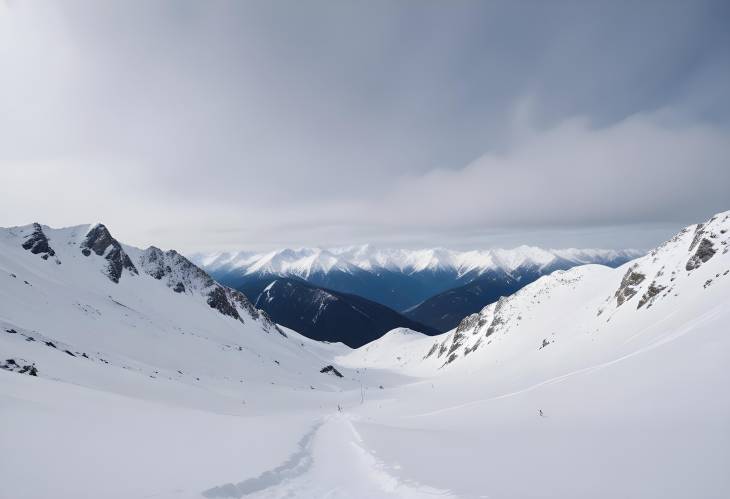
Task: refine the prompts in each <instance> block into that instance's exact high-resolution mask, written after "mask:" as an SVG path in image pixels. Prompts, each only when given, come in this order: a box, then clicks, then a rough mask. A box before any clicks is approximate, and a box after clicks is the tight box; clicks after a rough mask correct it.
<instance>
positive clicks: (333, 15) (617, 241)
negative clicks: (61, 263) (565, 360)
mask: <svg viewBox="0 0 730 499" xmlns="http://www.w3.org/2000/svg"><path fill="white" fill-rule="evenodd" d="M728 26H730V2H728V1H726V0H719V1H716V2H704V1H697V0H693V1H688V0H681V1H671V0H663V1H657V2H651V1H643V2H634V1H625V2H624V1H602V2H583V1H580V2H579V1H566V2H542V1H534V2H530V1H523V2H507V1H505V2H487V1H475V2H469V1H454V2H443V1H434V2H428V1H412V2H411V1H393V0H389V1H382V2H378V1H368V2H362V1H358V2H355V1H353V2H348V1H341V0H330V1H326V2H319V1H309V0H308V1H300V0H296V1H291V2H283V1H263V0H262V1H260V2H235V3H234V2H213V1H210V2H207V1H206V2H201V1H191V2H186V1H180V0H175V1H169V2H168V1H155V2H148V1H128V0H124V1H119V2H115V1H88V2H83V1H65V0H53V1H49V2H42V1H32V2H31V1H23V0H4V2H3V0H0V185H1V186H2V188H1V189H0V226H10V225H20V224H26V223H30V222H33V221H39V222H41V223H45V224H48V225H51V226H65V225H76V224H81V223H89V222H95V221H103V222H104V223H106V225H107V226H109V228H110V229H111V231H112V233H113V234H115V235H116V236H117V237H118V238H119V239H120V240H122V241H125V242H128V243H131V244H135V245H138V246H147V245H149V244H156V245H158V246H161V247H164V248H177V249H182V250H185V251H197V250H203V251H207V250H215V249H269V248H274V247H281V246H308V245H319V246H332V245H347V244H357V243H363V242H371V243H376V244H379V245H381V246H403V247H414V246H437V245H438V246H446V247H453V248H479V247H494V246H502V247H510V246H515V245H519V244H523V243H526V244H539V245H545V246H552V247H567V246H601V247H640V248H643V247H650V246H653V245H655V244H656V243H658V242H660V241H661V240H662V239H664V238H665V237H668V236H669V235H671V234H672V233H674V232H676V231H677V229H678V228H680V227H681V226H683V225H686V224H689V223H693V222H696V221H700V220H703V219H706V218H708V217H709V216H710V215H712V214H713V213H715V212H718V211H723V210H728V209H730V29H728Z"/></svg>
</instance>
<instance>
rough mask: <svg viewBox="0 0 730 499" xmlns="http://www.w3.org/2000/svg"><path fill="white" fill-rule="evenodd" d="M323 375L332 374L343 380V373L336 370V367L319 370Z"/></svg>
mask: <svg viewBox="0 0 730 499" xmlns="http://www.w3.org/2000/svg"><path fill="white" fill-rule="evenodd" d="M319 372H321V373H322V374H332V375H333V376H337V377H338V378H342V377H343V376H342V373H341V372H340V371H338V370H337V369H335V367H334V366H332V365H329V366H324V367H323V368H322V369H320V370H319Z"/></svg>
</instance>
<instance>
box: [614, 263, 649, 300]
mask: <svg viewBox="0 0 730 499" xmlns="http://www.w3.org/2000/svg"><path fill="white" fill-rule="evenodd" d="M636 268H637V267H636V265H632V266H631V267H630V268H629V270H627V271H626V274H625V275H624V277H623V279H621V285H620V286H619V288H618V290H616V293H615V294H614V296H615V297H616V304H617V306H619V307H620V306H621V305H623V304H624V302H626V301H628V300H630V299H631V298H633V296H634V295H635V294H636V293H637V291H638V290H637V286H638V285H639V284H641V283H642V282H643V281H644V279H646V276H645V275H644V274H642V273H641V272H638V271H637V270H636Z"/></svg>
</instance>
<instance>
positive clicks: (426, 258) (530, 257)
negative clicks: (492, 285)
mask: <svg viewBox="0 0 730 499" xmlns="http://www.w3.org/2000/svg"><path fill="white" fill-rule="evenodd" d="M642 254H643V252H642V251H638V250H601V249H586V250H578V249H550V250H548V249H543V248H537V247H533V246H520V247H517V248H514V249H509V250H505V249H492V250H471V251H453V250H449V249H445V248H427V249H416V250H408V249H380V248H376V247H374V246H371V245H361V246H349V247H344V248H332V249H320V248H301V249H296V250H294V249H283V250H277V251H272V252H268V253H262V254H253V253H249V252H237V253H221V252H218V253H212V254H194V255H191V260H193V261H194V262H196V263H197V264H199V265H201V266H202V267H203V268H205V269H206V270H208V271H211V272H240V273H242V274H243V275H252V274H270V275H280V276H296V277H301V278H304V279H307V278H308V277H309V276H311V275H312V274H315V273H325V274H327V273H332V272H345V273H355V272H363V271H364V272H377V271H381V270H387V271H392V272H399V273H406V274H414V273H420V272H441V271H446V272H453V273H456V274H458V275H465V274H468V273H476V274H483V273H485V272H488V271H495V270H498V271H504V272H508V273H509V272H513V271H515V270H516V269H519V268H522V267H526V268H536V269H545V268H550V267H551V266H552V265H557V263H558V262H559V261H562V262H569V263H574V264H584V263H601V264H611V263H612V262H616V261H620V262H623V261H625V260H627V259H629V258H635V257H637V256H640V255H642Z"/></svg>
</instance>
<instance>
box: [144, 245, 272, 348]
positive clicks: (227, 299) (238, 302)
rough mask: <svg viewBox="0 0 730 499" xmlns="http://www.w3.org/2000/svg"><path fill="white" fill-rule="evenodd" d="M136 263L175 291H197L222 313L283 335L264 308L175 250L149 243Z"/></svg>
mask: <svg viewBox="0 0 730 499" xmlns="http://www.w3.org/2000/svg"><path fill="white" fill-rule="evenodd" d="M139 266H140V269H142V271H143V272H144V273H146V274H148V275H150V276H152V277H154V278H155V279H157V280H160V281H164V282H165V284H166V285H167V287H169V288H171V289H172V290H173V291H174V292H176V293H181V294H200V295H202V296H204V297H205V301H206V303H207V304H208V305H209V306H210V307H211V308H213V309H215V310H217V311H218V312H220V313H221V314H223V315H225V316H228V317H232V318H234V319H236V320H239V321H241V322H244V323H245V321H246V319H247V318H248V317H250V318H251V319H253V320H256V321H259V322H260V323H261V325H262V327H263V329H264V330H265V331H266V332H272V331H274V332H277V333H279V334H281V335H282V336H286V334H285V333H284V332H283V331H282V330H281V329H280V328H279V327H278V326H277V325H276V324H274V323H273V322H272V321H271V319H270V318H269V317H268V316H267V315H266V314H265V313H264V312H262V311H261V310H257V309H256V307H254V306H253V305H252V304H251V302H250V301H249V299H248V298H247V297H246V295H244V294H243V293H241V292H240V291H236V290H234V289H231V288H227V287H225V286H222V285H221V284H219V283H217V282H216V281H215V280H213V278H212V277H210V275H208V273H207V272H205V271H204V270H203V269H201V268H200V267H198V266H197V265H195V264H194V263H192V262H191V261H190V260H188V259H187V258H185V257H184V256H183V255H181V254H180V253H178V252H177V251H175V250H168V251H162V250H161V249H159V248H157V247H155V246H150V247H149V248H147V249H146V250H144V252H142V255H141V256H140V261H139Z"/></svg>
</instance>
